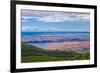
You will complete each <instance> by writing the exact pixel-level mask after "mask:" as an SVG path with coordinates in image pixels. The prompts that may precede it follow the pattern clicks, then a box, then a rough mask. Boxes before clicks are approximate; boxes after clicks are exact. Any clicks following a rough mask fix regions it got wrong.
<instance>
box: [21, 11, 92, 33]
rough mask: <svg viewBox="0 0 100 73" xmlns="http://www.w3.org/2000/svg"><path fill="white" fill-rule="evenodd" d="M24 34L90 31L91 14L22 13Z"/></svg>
mask: <svg viewBox="0 0 100 73" xmlns="http://www.w3.org/2000/svg"><path fill="white" fill-rule="evenodd" d="M21 22H22V32H44V31H48V32H51V31H64V32H65V31H66V32H68V31H72V32H75V31H78V32H89V31H90V14H89V13H79V12H57V11H37V10H22V11H21Z"/></svg>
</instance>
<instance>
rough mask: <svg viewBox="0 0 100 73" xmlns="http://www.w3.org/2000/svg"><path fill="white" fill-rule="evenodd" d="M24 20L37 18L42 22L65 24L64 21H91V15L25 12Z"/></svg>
mask: <svg viewBox="0 0 100 73" xmlns="http://www.w3.org/2000/svg"><path fill="white" fill-rule="evenodd" d="M22 15H23V16H22V18H23V19H32V18H36V19H37V20H38V21H42V22H64V21H70V22H74V21H80V20H84V21H89V19H90V15H89V13H78V12H50V11H23V12H22Z"/></svg>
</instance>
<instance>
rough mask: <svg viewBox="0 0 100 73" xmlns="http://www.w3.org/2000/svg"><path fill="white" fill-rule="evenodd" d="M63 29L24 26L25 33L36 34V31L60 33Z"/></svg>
mask: <svg viewBox="0 0 100 73" xmlns="http://www.w3.org/2000/svg"><path fill="white" fill-rule="evenodd" d="M60 30H62V29H59V28H54V27H50V28H49V27H48V28H45V29H44V28H40V27H36V26H22V31H23V32H34V31H60Z"/></svg>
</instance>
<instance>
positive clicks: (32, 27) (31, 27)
mask: <svg viewBox="0 0 100 73" xmlns="http://www.w3.org/2000/svg"><path fill="white" fill-rule="evenodd" d="M36 30H39V29H37V27H36V26H22V31H36Z"/></svg>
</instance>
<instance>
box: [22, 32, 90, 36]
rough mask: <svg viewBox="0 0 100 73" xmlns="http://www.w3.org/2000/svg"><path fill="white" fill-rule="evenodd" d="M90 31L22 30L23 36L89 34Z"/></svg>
mask: <svg viewBox="0 0 100 73" xmlns="http://www.w3.org/2000/svg"><path fill="white" fill-rule="evenodd" d="M89 34H90V32H22V33H21V35H22V36H30V35H33V36H56V35H62V36H63V35H89Z"/></svg>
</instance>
